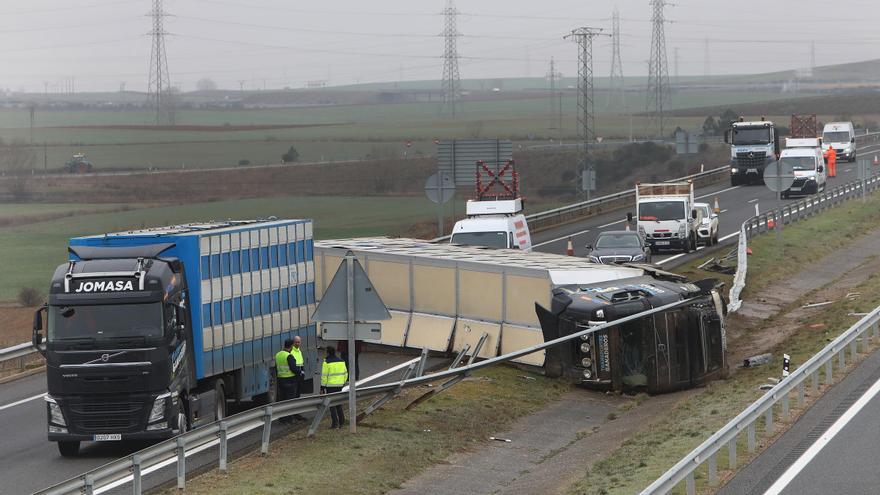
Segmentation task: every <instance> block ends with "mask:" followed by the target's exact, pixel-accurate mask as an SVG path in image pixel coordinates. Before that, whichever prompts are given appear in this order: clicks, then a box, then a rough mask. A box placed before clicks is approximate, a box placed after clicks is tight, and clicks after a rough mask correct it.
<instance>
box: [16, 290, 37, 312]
mask: <svg viewBox="0 0 880 495" xmlns="http://www.w3.org/2000/svg"><path fill="white" fill-rule="evenodd" d="M42 299H43V298H42V297H40V293H39V292H37V289H34V288H33V287H22V289H21V290H20V291H18V303H19V304H21V305H22V306H24V307H26V308H32V307H34V306H36V305H38V304H40V301H41V300H42Z"/></svg>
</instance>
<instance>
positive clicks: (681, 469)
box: [641, 307, 880, 495]
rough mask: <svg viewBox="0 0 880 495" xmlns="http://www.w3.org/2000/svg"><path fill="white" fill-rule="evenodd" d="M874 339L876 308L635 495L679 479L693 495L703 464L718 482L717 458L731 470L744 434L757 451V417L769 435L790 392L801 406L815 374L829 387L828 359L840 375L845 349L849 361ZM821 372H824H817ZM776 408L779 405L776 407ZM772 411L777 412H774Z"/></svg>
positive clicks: (878, 332)
mask: <svg viewBox="0 0 880 495" xmlns="http://www.w3.org/2000/svg"><path fill="white" fill-rule="evenodd" d="M872 340H873V341H875V342H877V341H880V307H878V308H875V309H874V310H873V311H871V312H870V313H868V315H866V316H864V317H863V318H862V319H861V320H859V321H858V322H857V323H856V324H855V325H853V326H851V327H850V328H849V329H848V330H847V331H845V332H844V333H843V334H842V335H840V336H839V337H837V338H836V339H834V340H833V341H832V342H831V343H830V344H828V345H827V346H826V347H825V348H824V349H822V350H821V351H819V353H818V354H816V355H814V356H813V357H811V358H810V359H809V360H808V361H807V362H805V363H804V364H803V365H802V366H800V367H799V368H798V369H796V370H795V371H793V372H792V373H791V374H790V375H789V376H788V377H786V378H784V379H783V380H782V381H781V382H779V384H777V385H776V386H775V387H773V388H772V389H771V390H769V391H767V393H766V394H764V395H763V396H762V397H761V398H760V399H758V400H757V401H755V402H754V403H752V405H750V406H749V407H747V408H746V409H745V410H744V411H743V412H741V413H740V414H739V415H737V416H736V417H735V418H733V420H731V421H730V422H729V423H727V425H725V426H724V427H723V428H721V429H720V430H718V431H717V432H716V433H715V434H713V435H712V436H711V437H709V439H708V440H706V441H705V442H703V443H702V444H700V446H699V447H697V448H696V449H694V450H693V451H691V453H689V454H688V455H686V456H685V457H684V458H683V459H682V460H680V461H679V462H678V463H677V464H676V465H675V466H673V467H672V468H671V469H670V470H669V471H667V472H666V473H664V474H663V476H661V477H660V478H658V479H657V480H656V481H655V482H654V483H651V485H650V486H648V487H647V488H646V489H644V490H643V491H642V492H641V493H642V495H652V494H666V493H669V492H670V491H672V490H673V489H675V487H676V486H677V485H678V484H679V483H680V482H681V481H685V484H686V487H685V489H686V492H687V493H688V494H689V495H693V494H694V493H696V482H695V476H694V471H696V470H697V469H699V468H700V467H701V466H703V465H704V464H706V465H707V472H708V474H707V479H708V482H709V484H710V485H712V484H715V483H717V481H718V454H719V452H720V451H721V450H722V449H724V448H725V447H726V448H727V451H728V465H729V468H730V469H736V466H737V459H736V457H737V456H736V451H737V439H738V438H739V435H740V434H741V433H742V432H743V431H745V432H746V435H747V440H746V442H747V448H748V451H749V452H750V453H751V452H755V450H756V448H757V438H756V437H757V431H758V421H759V420H760V419H762V418H763V423H764V432H765V434H766V435H767V436H771V435H772V434H773V433H774V431H775V426H774V425H775V420H776V418H780V419H784V418H787V417H788V416H789V414H790V402H791V398H792V395H793V394H796V396H797V404H798V407H803V406H804V403H805V394H806V388H807V384H808V383H809V384H810V387H811V390H812V391H813V392H818V390H819V385H820V375H824V378H825V383H826V384H827V385H830V384H831V383H832V381H833V376H834V363H833V361H834V358H835V356H836V357H837V362H838V369H839V371H840V372H843V370H844V368H845V366H846V359H847V358H846V349H847V347H849V350H850V359H852V360H855V359H856V357H857V356H858V354H859V352H860V351H859V343H860V342H861V344H862V350H861V352H862V353H867V352H868V347H869V344H870V341H872ZM823 370H824V373H823ZM776 406H779V407H778V408H777V407H776ZM777 409H778V414H777Z"/></svg>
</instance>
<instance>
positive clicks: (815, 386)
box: [812, 369, 819, 395]
mask: <svg viewBox="0 0 880 495" xmlns="http://www.w3.org/2000/svg"><path fill="white" fill-rule="evenodd" d="M812 390H813V393H814V394H816V395H818V394H819V370H818V369H817V370H816V371H814V372H813V389H812Z"/></svg>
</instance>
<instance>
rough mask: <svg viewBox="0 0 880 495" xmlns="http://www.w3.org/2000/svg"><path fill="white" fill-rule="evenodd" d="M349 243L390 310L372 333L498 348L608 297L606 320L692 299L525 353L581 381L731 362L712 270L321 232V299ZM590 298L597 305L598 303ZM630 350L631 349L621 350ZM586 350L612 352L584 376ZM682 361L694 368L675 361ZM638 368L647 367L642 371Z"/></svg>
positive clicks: (671, 373)
mask: <svg viewBox="0 0 880 495" xmlns="http://www.w3.org/2000/svg"><path fill="white" fill-rule="evenodd" d="M348 251H352V252H353V253H354V254H355V255H356V256H357V257H358V259H359V260H360V262H361V264H362V265H363V266H364V269H365V270H366V272H367V274H368V276H369V277H370V279H371V281H372V283H373V285H374V286H375V287H376V290H377V291H378V292H379V294H380V295H381V296H382V300H383V301H384V302H385V304H386V305H387V306H388V309H389V310H390V312H391V316H392V319H391V320H390V321H386V322H383V324H382V335H381V338H380V339H378V340H376V341H373V342H374V343H377V344H383V345H388V346H394V347H411V348H417V349H422V348H427V349H430V350H433V351H440V352H459V351H461V350H462V349H464V348H465V347H469V348H470V349H471V350H473V349H474V347H475V346H476V343H477V342H478V341H479V339H480V338H481V336H482V335H484V334H485V340H484V343H483V345H482V347H480V352H479V357H481V358H490V357H495V356H498V355H502V354H507V353H510V352H513V351H517V350H520V349H524V348H527V347H530V346H533V345H536V344H540V343H542V342H544V341H546V340H551V339H553V338H556V337H558V336H563V335H568V334H571V333H574V332H575V331H578V330H583V329H584V328H585V325H590V324H591V322H593V323H596V322H599V321H600V320H599V319H598V316H597V313H596V311H597V310H599V309H601V310H602V312H601V313H599V314H604V315H605V316H604V318H605V320H604V321H602V322H605V321H612V320H613V319H616V318H621V317H624V316H628V315H631V314H634V313H636V312H638V311H644V310H647V309H651V308H654V307H659V306H661V305H664V304H666V303H667V302H673V301H682V300H692V301H693V302H692V303H690V302H689V303H688V304H687V305H685V307H683V308H680V309H676V310H673V311H669V312H667V313H663V315H658V316H656V317H654V318H651V319H647V318H646V319H642V320H639V322H638V323H630V324H627V325H622V327H623V328H618V327H612V328H610V329H608V330H606V331H605V332H604V333H600V334H597V335H595V336H591V337H590V339H591V340H589V341H579V342H577V343H576V344H564V345H561V346H558V347H555V348H553V349H551V350H549V351H547V353H546V354H545V353H544V352H543V351H540V352H535V353H532V354H529V355H526V356H523V357H521V358H518V359H516V360H515V361H516V362H518V363H521V364H525V365H531V366H535V367H541V368H543V369H544V370H545V372H546V374H548V375H550V376H560V377H565V378H567V379H569V380H571V381H573V382H575V383H578V384H585V385H589V386H596V387H602V388H606V389H613V390H634V389H644V390H648V391H650V392H664V391H668V390H674V389H679V388H684V387H687V386H690V385H694V384H699V383H703V382H705V381H707V380H710V379H713V378H715V377H716V376H718V374H719V372H720V369H721V368H723V361H724V339H723V325H722V315H723V301H722V300H721V297H720V296H719V295H718V293H717V292H716V291H715V290H714V283H712V282H700V283H697V284H691V283H687V282H686V281H684V280H683V279H682V278H681V277H679V276H677V275H674V274H669V273H666V272H662V271H659V270H655V269H653V268H651V267H649V266H618V265H600V264H594V263H590V262H588V261H587V260H586V259H584V258H574V257H570V256H559V255H553V254H546V253H540V252H531V253H524V252H522V251H518V250H497V249H485V248H478V247H465V246H453V245H445V244H443V245H441V244H431V243H428V242H425V241H419V240H414V239H387V238H368V239H344V240H327V241H316V242H315V265H316V267H315V268H316V293H317V297H318V299H320V298H321V296H322V295H323V291H324V290H325V289H326V286H327V285H328V284H329V282H330V279H331V278H332V277H333V274H334V273H335V272H336V269H337V268H338V267H339V264H340V263H341V262H342V258H343V256H344V255H345V253H346V252H348ZM624 293H625V294H624ZM591 304H595V305H597V306H596V307H595V308H592V309H591V307H590V305H591ZM637 308H642V309H639V310H638V311H636V309H637ZM536 309H537V311H536ZM657 332H662V333H663V335H662V337H660V336H656V335H655V334H656V333H657ZM633 342H638V345H637V346H636V347H634V345H635V344H633ZM584 344H588V347H589V352H587V353H584V352H583V350H585V349H587V348H586V347H584ZM606 344H607V345H606ZM599 350H601V352H602V354H601V355H600V354H596V353H597V352H598V351H599ZM636 351H638V352H639V353H640V354H637V353H636ZM621 352H624V353H626V356H629V357H631V358H633V359H629V358H628V359H623V355H621V354H620V353H621ZM698 354H699V355H698ZM704 356H710V357H709V358H708V359H706V358H705V357H704ZM585 358H589V359H590V361H591V362H590V365H591V366H593V361H602V362H603V364H602V367H595V368H591V370H590V376H586V374H585V370H586V368H585V367H584V366H583V365H584V362H585V361H584V359H585ZM668 359H672V361H668ZM658 361H661V362H662V363H661V364H662V366H658V365H656V362H658ZM683 363H687V364H686V366H687V373H684V371H683V370H679V369H678V368H675V367H676V366H682V365H683ZM698 363H706V366H703V365H698ZM673 368H674V369H673ZM631 370H636V371H641V372H642V374H643V375H644V378H641V377H636V376H634V375H636V374H637V373H635V372H631ZM685 377H686V379H685Z"/></svg>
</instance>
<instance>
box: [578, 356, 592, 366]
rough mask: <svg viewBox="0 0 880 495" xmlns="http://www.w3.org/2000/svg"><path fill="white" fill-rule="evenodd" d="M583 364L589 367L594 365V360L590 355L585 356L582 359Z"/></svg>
mask: <svg viewBox="0 0 880 495" xmlns="http://www.w3.org/2000/svg"><path fill="white" fill-rule="evenodd" d="M581 364H582V365H583V366H584V368H589V367H590V366H592V365H593V360H592V359H590V358H588V357H585V358H583V359H581Z"/></svg>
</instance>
